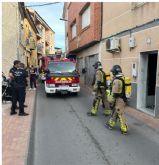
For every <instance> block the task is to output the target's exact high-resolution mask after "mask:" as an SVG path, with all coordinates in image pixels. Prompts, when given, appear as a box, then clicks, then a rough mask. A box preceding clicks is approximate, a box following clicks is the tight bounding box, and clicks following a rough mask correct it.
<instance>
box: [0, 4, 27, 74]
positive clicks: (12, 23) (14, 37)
mask: <svg viewBox="0 0 159 165" xmlns="http://www.w3.org/2000/svg"><path fill="white" fill-rule="evenodd" d="M23 6H24V3H22V2H20V3H18V2H2V71H3V72H4V73H5V74H6V75H7V76H8V73H9V69H10V68H11V67H12V66H13V61H14V60H17V59H19V60H22V61H23V59H24V40H23V33H24V30H23V27H22V26H21V25H22V24H21V22H22V21H23V19H24V12H25V11H24V7H23Z"/></svg>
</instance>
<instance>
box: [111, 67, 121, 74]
mask: <svg viewBox="0 0 159 165" xmlns="http://www.w3.org/2000/svg"><path fill="white" fill-rule="evenodd" d="M111 72H112V73H113V75H117V74H119V73H122V69H121V67H120V65H114V66H113V68H112V69H111Z"/></svg>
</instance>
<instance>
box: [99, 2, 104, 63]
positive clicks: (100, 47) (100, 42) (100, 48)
mask: <svg viewBox="0 0 159 165" xmlns="http://www.w3.org/2000/svg"><path fill="white" fill-rule="evenodd" d="M100 3H101V22H100V25H101V29H100V41H99V61H101V54H102V26H103V2H100Z"/></svg>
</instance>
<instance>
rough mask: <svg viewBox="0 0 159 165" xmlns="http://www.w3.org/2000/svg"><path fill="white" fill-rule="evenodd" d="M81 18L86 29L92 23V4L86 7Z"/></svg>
mask: <svg viewBox="0 0 159 165" xmlns="http://www.w3.org/2000/svg"><path fill="white" fill-rule="evenodd" d="M81 17H82V18H81V19H82V29H84V28H85V27H87V26H88V25H90V20H91V19H90V17H91V14H90V6H88V7H87V8H86V10H84V12H83V13H82V15H81Z"/></svg>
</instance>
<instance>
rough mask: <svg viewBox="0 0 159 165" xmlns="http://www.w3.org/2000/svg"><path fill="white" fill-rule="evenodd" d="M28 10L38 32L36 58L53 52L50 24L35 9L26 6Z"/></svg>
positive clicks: (52, 36)
mask: <svg viewBox="0 0 159 165" xmlns="http://www.w3.org/2000/svg"><path fill="white" fill-rule="evenodd" d="M28 10H29V12H30V15H31V17H32V19H33V21H34V24H35V26H36V28H37V30H38V32H39V34H38V35H37V53H38V58H40V57H42V56H46V55H48V54H54V53H55V50H54V46H55V40H54V35H55V32H54V31H53V30H52V29H51V28H50V26H49V25H48V24H47V23H46V22H45V21H44V20H43V18H42V17H41V16H40V15H39V14H38V13H37V12H36V11H35V10H33V9H31V8H28Z"/></svg>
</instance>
